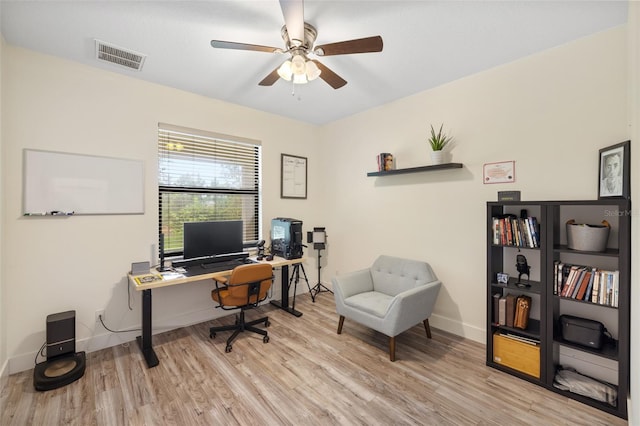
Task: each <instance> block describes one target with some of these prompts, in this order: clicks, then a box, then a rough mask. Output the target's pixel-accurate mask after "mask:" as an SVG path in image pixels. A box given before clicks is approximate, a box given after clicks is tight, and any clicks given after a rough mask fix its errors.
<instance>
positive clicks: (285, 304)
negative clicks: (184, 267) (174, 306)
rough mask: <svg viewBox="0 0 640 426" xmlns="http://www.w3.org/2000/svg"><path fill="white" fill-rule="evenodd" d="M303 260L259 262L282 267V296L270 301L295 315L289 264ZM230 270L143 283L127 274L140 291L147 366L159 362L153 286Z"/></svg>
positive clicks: (140, 340)
mask: <svg viewBox="0 0 640 426" xmlns="http://www.w3.org/2000/svg"><path fill="white" fill-rule="evenodd" d="M302 262H304V258H301V259H284V258H282V257H275V258H274V259H273V260H272V261H269V262H267V261H260V263H268V264H270V265H271V266H272V267H273V268H282V274H281V275H282V276H281V279H280V282H281V284H282V296H281V300H280V301H275V300H272V301H271V303H272V304H273V305H275V306H277V307H278V308H280V309H283V310H285V311H287V312H289V313H290V314H292V315H295V316H296V317H299V316H301V315H302V312H299V311H296V310H295V309H293V308H292V307H290V306H289V265H294V264H297V263H302ZM150 273H151V274H158V272H157V271H156V270H155V269H152V270H151V271H150ZM230 273H231V270H229V271H218V272H212V273H210V274H201V275H195V276H192V277H185V276H180V277H177V278H170V279H162V280H158V281H153V282H149V283H145V284H138V283H137V282H136V281H135V277H134V276H133V275H131V274H129V283H130V284H131V285H133V287H134V288H135V289H136V290H137V291H141V292H142V334H141V335H140V336H138V337H136V340H137V341H138V345H139V346H140V350H141V351H142V355H143V356H144V359H145V361H146V362H147V367H149V368H151V367H155V366H156V365H158V364H159V363H160V361H158V357H157V355H156V352H155V351H154V350H153V344H152V342H151V290H153V289H154V288H160V287H168V286H173V285H178V284H187V283H192V282H196V281H203V280H208V279H215V278H220V277H223V276H225V275H229V274H230Z"/></svg>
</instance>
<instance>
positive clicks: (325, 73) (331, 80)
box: [312, 59, 347, 89]
mask: <svg viewBox="0 0 640 426" xmlns="http://www.w3.org/2000/svg"><path fill="white" fill-rule="evenodd" d="M312 60H313V62H314V63H315V64H316V65H317V66H318V68H320V78H321V79H323V80H324V81H326V82H327V84H329V86H331V87H333V88H334V89H339V88H341V87H342V86H344V85H345V84H347V80H345V79H344V78H342V77H340V76H339V75H338V74H336V73H335V72H333V71H331V70H330V69H329V68H327V67H326V66H325V65H324V64H322V62H320V61H318V60H316V59H312Z"/></svg>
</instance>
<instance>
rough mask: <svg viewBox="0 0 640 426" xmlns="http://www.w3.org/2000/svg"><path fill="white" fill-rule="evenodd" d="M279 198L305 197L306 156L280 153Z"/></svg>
mask: <svg viewBox="0 0 640 426" xmlns="http://www.w3.org/2000/svg"><path fill="white" fill-rule="evenodd" d="M280 198H299V199H306V198H307V157H298V156H297V155H289V154H281V155H280Z"/></svg>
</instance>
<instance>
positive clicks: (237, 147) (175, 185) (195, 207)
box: [158, 124, 261, 254]
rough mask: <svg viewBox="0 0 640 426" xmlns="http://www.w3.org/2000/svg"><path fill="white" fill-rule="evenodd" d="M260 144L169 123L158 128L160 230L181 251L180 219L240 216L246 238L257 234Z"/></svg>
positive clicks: (168, 246)
mask: <svg viewBox="0 0 640 426" xmlns="http://www.w3.org/2000/svg"><path fill="white" fill-rule="evenodd" d="M260 149H261V147H260V143H259V142H258V141H253V140H249V139H243V138H237V137H233V136H228V135H220V134H215V133H209V132H203V131H199V130H194V129H186V128H182V127H176V126H171V125H165V124H160V125H159V126H158V189H159V191H158V193H159V219H160V220H159V223H160V232H161V233H163V234H164V236H165V251H166V252H167V253H173V254H180V253H181V252H182V228H183V224H184V222H201V221H210V220H242V221H243V223H244V241H245V242H246V243H250V242H255V241H257V240H258V236H259V229H258V226H259V217H260V214H259V208H260Z"/></svg>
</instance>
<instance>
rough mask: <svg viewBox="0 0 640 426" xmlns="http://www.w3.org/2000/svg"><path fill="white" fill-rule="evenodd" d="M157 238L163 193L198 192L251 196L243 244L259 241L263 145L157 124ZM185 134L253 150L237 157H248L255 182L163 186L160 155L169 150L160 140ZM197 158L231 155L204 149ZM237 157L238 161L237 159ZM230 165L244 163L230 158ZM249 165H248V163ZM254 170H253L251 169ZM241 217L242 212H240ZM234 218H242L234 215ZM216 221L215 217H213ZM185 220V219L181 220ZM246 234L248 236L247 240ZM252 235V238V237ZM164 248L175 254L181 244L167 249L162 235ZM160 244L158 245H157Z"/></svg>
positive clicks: (216, 158)
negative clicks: (236, 185)
mask: <svg viewBox="0 0 640 426" xmlns="http://www.w3.org/2000/svg"><path fill="white" fill-rule="evenodd" d="M171 135H182V136H179V137H178V136H176V137H175V138H174V139H172V138H171ZM157 137H158V146H157V149H158V151H157V153H158V241H159V242H160V241H161V240H162V239H163V237H162V235H163V196H164V195H166V194H169V195H170V194H193V195H194V196H198V195H239V196H244V195H247V196H253V197H254V200H253V203H252V204H253V207H249V210H247V211H253V217H255V222H252V223H250V224H249V223H246V222H245V223H244V224H243V247H251V246H255V245H256V243H257V242H258V241H259V240H260V236H261V235H262V144H261V142H260V141H257V140H253V139H247V138H242V137H237V136H231V135H225V134H221V133H214V132H209V131H203V130H198V129H191V128H186V127H180V126H174V125H170V124H166V123H158V134H157ZM184 137H191V138H193V139H194V140H197V142H198V143H207V142H208V141H210V142H211V143H215V144H221V145H222V146H235V147H240V146H243V147H242V148H241V149H242V150H245V151H246V149H247V147H248V148H249V149H251V150H253V155H243V156H241V157H239V158H240V159H244V160H246V159H248V158H251V159H252V161H253V163H252V167H253V169H251V168H250V169H249V171H250V173H255V176H256V178H255V182H254V184H253V186H252V187H251V188H232V187H225V186H212V185H207V186H190V185H166V184H163V183H161V182H162V179H161V174H162V173H163V168H162V165H161V163H162V161H163V158H164V157H163V154H166V152H167V151H168V150H167V149H166V148H163V147H162V145H163V143H165V144H166V143H169V141H172V140H173V141H176V140H178V139H183V138H184ZM197 156H198V157H199V158H200V159H202V158H208V159H211V160H213V162H214V163H215V162H216V161H220V162H222V160H224V161H226V162H229V160H230V158H233V156H231V157H229V156H228V155H227V156H219V155H216V154H215V153H214V152H213V151H211V152H205V155H203V153H202V152H200V153H198V155H197ZM236 160H238V159H237V158H236ZM229 164H232V165H233V164H235V165H238V166H242V165H245V166H246V165H247V164H245V163H243V162H242V161H239V160H238V161H237V162H234V161H230V162H229ZM250 167H251V166H250ZM252 170H253V172H252ZM243 216H244V215H243ZM236 219H243V218H242V217H241V218H236ZM212 220H215V219H212ZM182 223H184V222H182ZM247 236H249V239H246V238H247ZM251 237H253V238H251ZM164 243H165V248H164V251H165V253H164V255H165V256H167V257H178V256H182V255H183V249H184V247H180V250H173V251H171V250H167V249H166V243H167V239H166V236H165V238H164ZM159 247H160V244H159Z"/></svg>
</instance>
